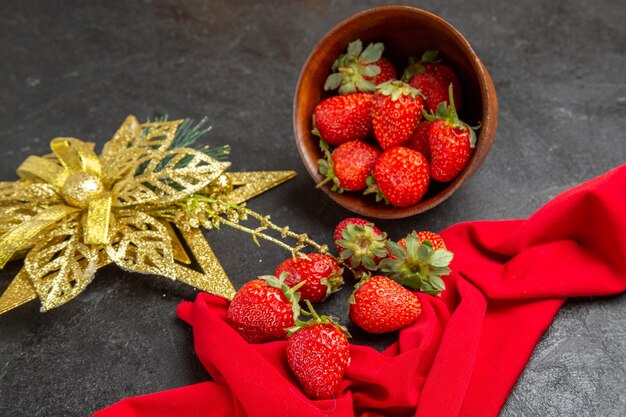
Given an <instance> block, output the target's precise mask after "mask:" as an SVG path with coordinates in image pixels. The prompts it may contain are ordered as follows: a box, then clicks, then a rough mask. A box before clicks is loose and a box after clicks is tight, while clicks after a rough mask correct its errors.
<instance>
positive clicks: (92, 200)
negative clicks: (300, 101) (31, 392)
mask: <svg viewBox="0 0 626 417" xmlns="http://www.w3.org/2000/svg"><path fill="white" fill-rule="evenodd" d="M207 131H208V129H204V128H202V123H200V124H198V125H196V126H193V125H192V123H191V122H190V121H189V120H176V121H167V120H159V121H155V122H147V123H139V122H138V121H137V119H136V118H135V117H134V116H129V117H128V118H126V120H125V121H124V123H123V124H122V126H121V127H120V128H119V130H118V131H117V133H116V134H115V135H114V136H113V138H112V139H111V140H110V141H109V142H107V143H106V144H105V145H104V148H103V150H102V153H101V154H100V155H97V154H96V153H95V152H94V144H92V143H87V142H83V141H81V140H78V139H75V138H56V139H54V140H52V142H51V144H50V147H51V149H52V154H50V155H46V156H43V157H39V156H29V157H28V158H27V159H26V160H25V161H24V162H23V163H22V165H20V167H19V168H18V170H17V173H18V175H19V177H20V179H19V180H18V181H15V182H2V183H0V268H3V267H4V266H5V265H6V263H7V262H8V261H10V260H12V259H21V258H24V266H23V267H22V269H21V270H20V271H19V273H18V274H17V275H16V276H15V278H14V279H13V281H12V282H11V283H10V284H9V286H8V288H7V289H6V291H5V292H4V294H3V295H2V296H1V297H0V314H2V313H5V312H7V311H9V310H11V309H13V308H16V307H18V306H20V305H22V304H24V303H26V302H28V301H31V300H33V299H35V298H39V299H40V300H41V310H42V311H46V310H49V309H51V308H55V307H58V306H60V305H62V304H64V303H66V302H68V301H70V300H71V299H72V298H74V297H76V296H77V295H78V294H80V293H81V292H82V291H83V290H84V289H85V288H86V287H87V285H88V284H89V283H90V282H91V280H92V279H93V277H94V275H95V273H96V271H97V270H98V269H100V268H101V267H103V266H105V265H108V264H110V263H115V264H117V265H119V266H120V267H122V268H124V269H126V270H129V271H134V272H140V273H145V274H156V275H163V276H166V277H169V278H172V279H174V280H177V281H181V282H184V283H186V284H189V285H192V286H194V287H196V288H198V289H200V290H203V291H206V292H209V293H212V294H215V295H218V296H221V297H224V298H226V299H230V298H232V297H233V295H234V293H235V289H234V288H233V286H232V284H231V282H230V280H229V279H228V277H227V275H226V273H225V272H224V270H223V269H222V267H221V265H220V263H219V261H218V260H217V258H216V257H215V255H214V253H213V251H212V250H211V248H210V247H209V245H208V243H207V241H206V240H205V238H204V235H203V234H202V231H201V230H200V227H201V226H204V227H207V228H214V227H219V225H221V224H228V225H231V226H234V227H237V228H240V229H243V230H246V231H250V232H251V233H252V234H253V236H254V235H255V231H254V230H252V229H248V228H246V227H244V226H241V225H239V224H238V223H239V221H240V220H243V219H245V218H247V216H248V215H250V214H252V215H253V217H255V218H257V219H258V220H259V221H261V222H262V223H263V222H264V221H265V219H266V218H265V217H263V216H260V215H258V214H256V213H254V212H252V211H250V210H248V209H247V208H245V206H244V204H243V203H245V202H246V201H247V200H248V199H250V198H252V197H255V196H257V195H259V194H261V193H263V192H265V191H267V190H269V189H270V188H273V187H275V186H277V185H279V184H281V183H282V182H284V181H287V180H289V179H291V178H293V177H294V176H295V172H293V171H268V172H230V173H228V172H225V170H226V169H227V168H228V167H229V166H230V163H228V162H222V161H220V160H219V159H221V157H222V156H223V155H224V153H225V152H224V151H225V148H224V147H222V148H215V149H208V148H203V149H199V150H198V149H194V148H191V147H190V146H191V145H192V144H194V143H195V142H196V141H197V139H198V138H200V137H201V136H202V135H204V134H205V133H206V132H207ZM265 227H267V225H264V226H262V227H261V229H262V228H265ZM255 237H256V236H255ZM264 237H265V238H268V237H267V236H264ZM269 240H271V238H269Z"/></svg>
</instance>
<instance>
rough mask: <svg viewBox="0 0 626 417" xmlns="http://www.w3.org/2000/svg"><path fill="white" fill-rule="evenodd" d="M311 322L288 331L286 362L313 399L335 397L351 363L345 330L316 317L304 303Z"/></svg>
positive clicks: (328, 319)
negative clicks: (311, 318) (309, 313)
mask: <svg viewBox="0 0 626 417" xmlns="http://www.w3.org/2000/svg"><path fill="white" fill-rule="evenodd" d="M307 304H308V306H309V310H310V312H311V314H312V315H313V320H311V321H309V322H307V323H302V322H300V321H298V322H297V324H296V326H295V327H293V328H291V329H289V333H290V335H289V339H288V341H287V363H288V364H289V367H290V368H291V370H292V371H293V373H294V374H295V375H296V377H297V378H298V381H300V385H301V386H302V388H303V389H304V392H305V393H306V394H307V395H308V396H309V397H311V398H312V399H315V400H322V399H330V398H333V397H334V396H335V393H336V392H337V389H338V388H339V384H340V383H341V380H342V379H343V375H344V373H345V371H346V368H347V367H348V365H349V364H350V344H349V343H348V339H347V337H346V336H348V337H349V334H348V332H347V330H346V329H345V328H344V327H342V326H340V325H338V324H336V323H335V322H333V321H332V320H331V319H330V318H328V317H326V316H322V317H319V316H318V315H317V314H316V313H315V311H314V310H313V308H312V306H311V304H310V303H307Z"/></svg>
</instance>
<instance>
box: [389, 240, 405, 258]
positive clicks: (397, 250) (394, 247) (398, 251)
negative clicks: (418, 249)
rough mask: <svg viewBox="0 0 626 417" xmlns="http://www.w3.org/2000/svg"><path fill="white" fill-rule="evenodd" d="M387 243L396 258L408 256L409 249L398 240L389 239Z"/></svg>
mask: <svg viewBox="0 0 626 417" xmlns="http://www.w3.org/2000/svg"><path fill="white" fill-rule="evenodd" d="M385 245H386V246H387V249H389V252H390V253H391V254H392V255H393V256H395V257H396V258H401V259H402V258H406V254H407V251H406V250H405V249H404V248H403V247H402V246H400V245H398V244H397V243H396V242H394V241H392V240H388V241H387V242H385Z"/></svg>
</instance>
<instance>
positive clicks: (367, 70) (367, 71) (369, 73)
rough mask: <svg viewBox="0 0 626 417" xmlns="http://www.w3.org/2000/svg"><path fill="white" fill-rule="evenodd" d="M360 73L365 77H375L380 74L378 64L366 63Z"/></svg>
mask: <svg viewBox="0 0 626 417" xmlns="http://www.w3.org/2000/svg"><path fill="white" fill-rule="evenodd" d="M361 74H362V75H363V76H365V77H375V76H377V75H378V74H380V67H379V66H378V65H368V66H367V67H363V70H362V71H361Z"/></svg>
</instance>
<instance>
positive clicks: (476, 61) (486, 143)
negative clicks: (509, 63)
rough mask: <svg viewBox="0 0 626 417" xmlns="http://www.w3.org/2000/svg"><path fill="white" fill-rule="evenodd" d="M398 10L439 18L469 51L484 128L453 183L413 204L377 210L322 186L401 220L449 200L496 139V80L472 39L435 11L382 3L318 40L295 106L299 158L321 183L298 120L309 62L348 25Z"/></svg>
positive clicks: (361, 210) (364, 209)
mask: <svg viewBox="0 0 626 417" xmlns="http://www.w3.org/2000/svg"><path fill="white" fill-rule="evenodd" d="M398 12H401V13H408V14H414V15H420V16H421V17H426V18H428V19H433V20H435V21H437V22H438V23H439V24H441V25H442V26H443V27H445V28H446V30H448V31H449V33H450V34H451V35H452V36H453V37H454V39H455V41H456V42H457V43H458V44H459V45H461V47H462V49H463V50H464V51H465V52H466V55H467V58H468V60H469V61H470V63H471V66H472V69H473V71H474V73H475V75H476V77H477V79H478V83H479V90H480V92H481V94H480V95H481V101H482V117H481V121H480V123H481V130H480V132H479V135H478V143H481V145H480V147H476V149H475V151H474V153H473V155H472V157H471V159H470V161H469V163H468V165H467V166H466V167H465V168H464V169H463V171H461V173H460V174H459V175H458V176H457V177H456V178H455V179H454V180H453V181H452V182H450V183H448V185H447V186H446V187H445V188H444V189H443V190H441V191H440V192H439V193H437V194H434V195H432V196H430V197H428V198H426V199H423V200H420V201H418V202H417V203H415V204H414V205H411V206H407V207H394V206H391V205H384V204H380V205H378V206H376V208H375V209H374V208H372V206H356V207H355V206H353V205H352V204H347V202H346V200H345V198H344V197H343V196H344V194H340V193H337V192H334V191H331V189H330V188H331V187H330V186H328V185H325V186H323V187H321V189H322V191H324V192H325V193H326V194H327V195H328V196H329V197H330V198H331V199H332V200H334V201H335V202H336V203H338V204H339V205H341V206H342V207H344V208H346V209H348V210H350V211H352V212H354V213H357V214H359V215H362V216H366V217H372V218H379V219H399V218H405V217H409V216H413V215H416V214H420V213H423V212H425V211H427V210H430V209H432V208H434V207H436V206H437V205H439V204H441V203H442V202H444V201H445V200H447V199H448V198H449V197H450V196H451V195H452V194H454V192H456V191H457V189H458V188H459V187H460V186H461V185H462V184H463V183H464V182H465V181H466V180H467V179H469V177H471V176H472V174H473V173H474V172H475V171H476V170H477V169H478V168H479V167H480V166H481V165H482V163H483V161H484V159H485V157H486V156H487V153H488V152H489V150H490V149H491V146H492V144H493V141H494V139H495V134H496V129H497V120H498V101H497V96H496V92H495V88H494V85H493V81H492V80H491V77H490V75H489V73H488V71H487V69H486V68H485V66H484V64H483V63H482V61H481V60H480V58H479V57H478V55H477V54H476V52H475V51H474V49H473V48H472V46H471V45H470V43H469V41H468V40H467V39H465V37H464V36H463V35H462V34H461V33H460V32H459V31H458V30H457V29H456V28H455V27H454V26H452V24H450V23H449V22H447V21H446V20H444V19H443V18H441V17H439V16H437V15H436V14H433V13H431V12H428V11H426V10H423V9H419V8H417V7H413V6H380V7H374V8H370V9H366V10H363V11H360V12H358V13H356V14H354V15H352V16H349V17H347V18H346V19H344V20H342V21H340V22H339V23H337V24H336V25H335V26H333V27H332V28H331V29H330V30H329V31H328V32H327V33H326V34H325V35H324V36H323V37H322V38H321V39H320V40H319V41H318V42H317V44H316V45H315V46H314V47H313V49H312V50H311V52H310V53H309V55H308V57H307V59H306V61H305V62H304V64H303V65H302V68H301V70H300V74H299V76H298V81H297V85H296V90H295V94H294V99H293V107H292V114H293V117H292V122H293V130H294V138H295V141H296V146H297V148H298V153H299V155H300V158H301V159H302V161H303V163H304V166H305V168H306V170H307V171H308V173H309V175H310V176H311V178H312V179H313V180H314V182H316V183H318V182H319V181H321V179H322V178H321V174H319V172H318V171H317V169H314V170H312V167H311V166H310V164H309V163H307V161H308V160H309V157H308V155H306V154H305V152H304V149H303V148H304V146H303V143H302V142H303V141H304V140H305V139H306V138H305V137H304V135H301V133H303V134H306V132H302V130H303V128H302V127H301V126H299V123H298V118H299V117H298V116H299V114H298V108H299V105H298V103H299V97H300V95H301V94H302V84H303V80H304V78H305V76H306V69H307V68H308V67H309V64H310V63H311V61H312V60H313V59H314V57H315V56H316V55H317V53H318V52H319V50H320V49H321V46H322V45H325V44H327V43H328V42H329V40H331V39H333V37H334V36H335V35H336V34H337V33H338V32H340V31H341V30H342V29H344V28H345V27H346V26H350V25H353V24H354V22H355V21H359V20H361V19H363V18H364V17H366V16H369V15H372V14H381V13H385V14H388V13H398ZM360 197H363V196H359V197H358V198H360Z"/></svg>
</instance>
